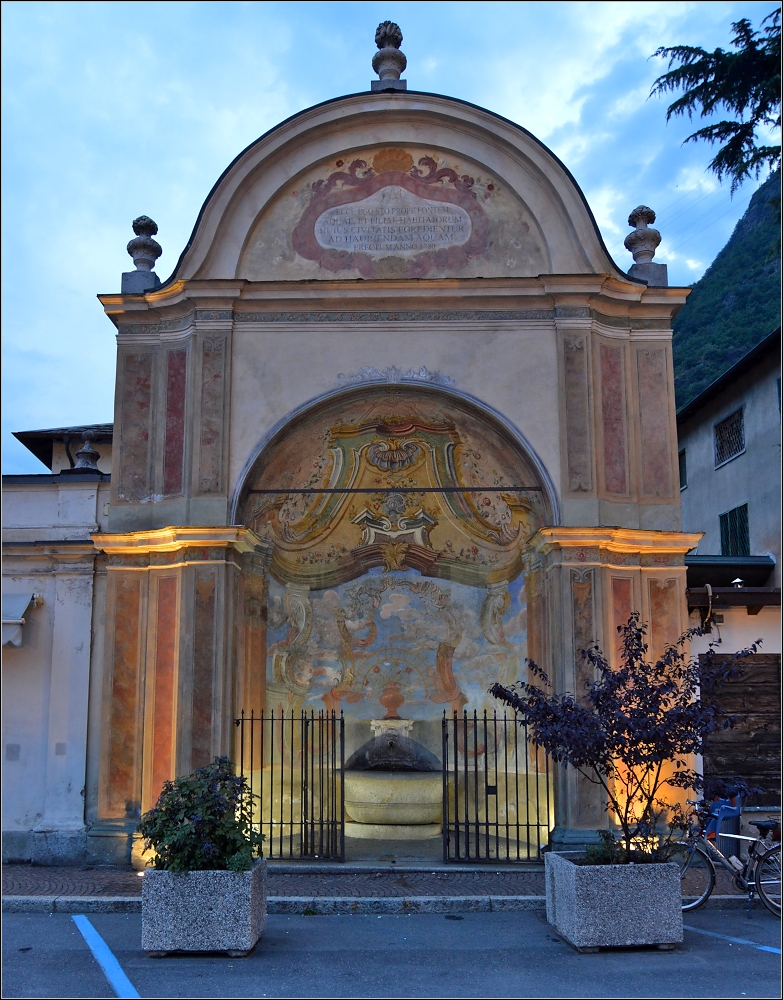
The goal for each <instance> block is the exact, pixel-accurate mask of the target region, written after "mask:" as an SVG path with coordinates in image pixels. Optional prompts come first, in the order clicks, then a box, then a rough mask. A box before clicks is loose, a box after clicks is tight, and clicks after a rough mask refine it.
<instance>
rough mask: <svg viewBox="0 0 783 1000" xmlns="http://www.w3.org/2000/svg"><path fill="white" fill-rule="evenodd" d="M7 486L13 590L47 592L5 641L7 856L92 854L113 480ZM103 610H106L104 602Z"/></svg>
mask: <svg viewBox="0 0 783 1000" xmlns="http://www.w3.org/2000/svg"><path fill="white" fill-rule="evenodd" d="M41 480H42V482H41V483H40V484H29V483H28V484H7V485H5V486H4V509H5V515H6V527H5V528H4V537H3V549H4V561H3V593H4V594H5V593H10V594H14V593H18V594H36V595H40V599H41V603H40V604H39V606H38V607H33V606H31V607H29V608H28V610H27V612H26V613H25V625H24V626H23V629H22V645H21V646H20V647H12V646H6V647H4V649H3V705H4V711H3V758H4V759H3V856H4V858H5V859H6V860H8V859H16V860H26V861H29V860H32V861H37V862H41V863H79V862H83V861H84V858H85V844H86V837H85V820H84V802H85V798H84V797H85V764H86V752H87V713H88V686H89V678H90V664H91V656H92V651H93V647H94V646H95V642H94V639H95V635H94V632H95V633H101V631H102V628H103V617H102V615H101V614H100V613H98V614H96V615H95V616H94V614H93V601H94V599H95V596H96V595H95V586H94V581H95V563H96V552H95V548H94V546H93V544H92V540H91V538H90V532H92V531H95V530H97V528H98V527H99V525H100V523H101V522H103V523H105V521H106V516H105V515H104V514H103V505H104V503H106V502H107V501H108V495H109V493H108V491H109V486H108V483H100V482H98V483H96V482H90V483H75V482H63V481H57V480H52V477H50V476H42V477H41ZM98 610H99V612H100V609H98Z"/></svg>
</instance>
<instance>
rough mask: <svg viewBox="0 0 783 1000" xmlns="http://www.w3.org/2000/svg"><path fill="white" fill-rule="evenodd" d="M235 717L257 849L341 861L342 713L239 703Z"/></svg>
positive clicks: (271, 853)
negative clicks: (259, 842) (257, 708)
mask: <svg viewBox="0 0 783 1000" xmlns="http://www.w3.org/2000/svg"><path fill="white" fill-rule="evenodd" d="M234 723H235V725H236V726H237V728H238V730H239V732H238V733H237V740H238V746H237V754H236V759H237V760H238V762H239V772H240V774H242V775H243V776H244V777H245V778H247V780H248V784H249V786H250V793H251V795H252V796H253V820H254V823H253V825H254V827H255V828H256V830H258V831H260V832H261V833H263V834H264V838H265V839H264V846H263V852H264V856H265V857H267V858H278V859H283V858H285V859H295V858H307V859H310V860H318V861H322V860H323V861H344V860H345V807H344V795H343V784H344V783H343V764H344V759H345V731H344V723H343V716H342V713H340V715H339V716H337V715H335V713H334V712H331V713H326V712H319V713H318V714H317V715H316V714H315V713H314V712H310V713H309V714H308V713H307V712H301V713H299V714H298V715H297V714H295V713H294V712H291V713H290V714H286V713H285V712H278V713H275V712H274V711H273V712H262V713H261V715H255V714H254V713H253V712H251V713H250V715H249V716H248V715H245V713H244V711H243V712H242V714H241V716H240V718H238V719H235V720H234Z"/></svg>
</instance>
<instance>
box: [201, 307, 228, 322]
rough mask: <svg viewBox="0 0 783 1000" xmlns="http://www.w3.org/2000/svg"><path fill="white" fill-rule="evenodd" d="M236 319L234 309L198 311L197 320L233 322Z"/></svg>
mask: <svg viewBox="0 0 783 1000" xmlns="http://www.w3.org/2000/svg"><path fill="white" fill-rule="evenodd" d="M233 318H234V312H233V310H232V309H197V310H196V320H197V321H203V320H231V319H233Z"/></svg>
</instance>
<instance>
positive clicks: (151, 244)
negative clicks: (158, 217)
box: [122, 215, 163, 295]
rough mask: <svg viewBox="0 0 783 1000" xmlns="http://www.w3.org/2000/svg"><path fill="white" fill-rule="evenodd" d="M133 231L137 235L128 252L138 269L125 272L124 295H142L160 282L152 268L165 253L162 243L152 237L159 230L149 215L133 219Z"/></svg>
mask: <svg viewBox="0 0 783 1000" xmlns="http://www.w3.org/2000/svg"><path fill="white" fill-rule="evenodd" d="M133 231H134V233H135V234H136V237H135V239H132V240H131V241H130V243H129V244H128V253H129V254H130V255H131V257H132V258H133V263H134V264H135V265H136V270H135V271H125V272H123V275H122V294H123V295H142V294H143V293H144V292H148V291H150V290H151V289H153V288H157V287H158V285H159V284H160V278H159V277H158V276H157V274H155V272H154V271H153V270H152V269H153V267H155V261H156V260H157V259H158V257H160V255H161V254H162V253H163V250H162V248H161V245H160V243H158V242H157V241H156V240H153V238H152V237H153V236H154V235H155V234H156V233H157V231H158V227H157V225H156V223H154V222H153V221H152V219H151V218H150V217H149V216H148V215H140V216H139V217H138V219H134V220H133Z"/></svg>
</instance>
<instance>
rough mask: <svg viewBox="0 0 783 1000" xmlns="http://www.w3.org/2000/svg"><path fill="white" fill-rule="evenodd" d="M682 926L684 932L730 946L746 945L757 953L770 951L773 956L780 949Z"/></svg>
mask: <svg viewBox="0 0 783 1000" xmlns="http://www.w3.org/2000/svg"><path fill="white" fill-rule="evenodd" d="M682 926H683V927H684V928H685V930H686V931H693V933H694V934H705V935H706V936H707V937H714V938H720V940H721V941H731V943H732V944H746V945H748V947H749V948H755V949H756V950H757V951H770V952H772V954H773V955H779V954H780V948H772V947H770V945H768V944H757V943H756V942H755V941H747V940H746V939H745V938H735V937H730V936H729V935H728V934H717V933H716V932H715V931H703V930H702V929H701V927H692V926H691V925H690V924H683V925H682Z"/></svg>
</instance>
